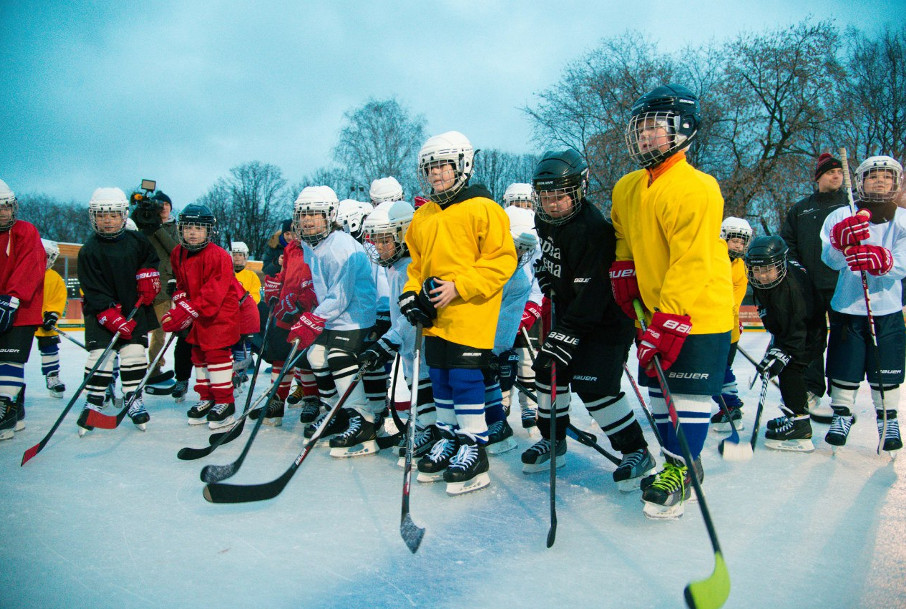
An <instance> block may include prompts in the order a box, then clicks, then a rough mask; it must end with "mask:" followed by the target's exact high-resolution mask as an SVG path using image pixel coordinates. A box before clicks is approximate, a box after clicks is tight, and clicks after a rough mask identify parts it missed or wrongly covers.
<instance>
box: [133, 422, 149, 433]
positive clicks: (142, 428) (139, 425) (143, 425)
mask: <svg viewBox="0 0 906 609" xmlns="http://www.w3.org/2000/svg"><path fill="white" fill-rule="evenodd" d="M135 427H136V429H138V430H139V431H145V430H146V429H148V424H147V423H136V424H135Z"/></svg>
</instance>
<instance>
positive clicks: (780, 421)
mask: <svg viewBox="0 0 906 609" xmlns="http://www.w3.org/2000/svg"><path fill="white" fill-rule="evenodd" d="M780 412H781V415H780V416H779V417H776V418H774V419H771V420H769V421H768V422H767V423H765V424H764V428H765V429H777V428H778V427H783V426H784V425H786V423H787V421H789V420H790V417H791V416H794V415H793V411H792V410H790V409H789V408H787V407H786V406H784V405H783V404H781V405H780Z"/></svg>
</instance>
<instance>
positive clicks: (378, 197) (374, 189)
mask: <svg viewBox="0 0 906 609" xmlns="http://www.w3.org/2000/svg"><path fill="white" fill-rule="evenodd" d="M368 195H369V196H370V197H371V203H372V204H373V205H377V204H379V203H383V202H384V201H402V200H403V187H402V186H400V183H399V182H397V181H396V178H394V177H388V178H378V179H376V180H374V181H373V182H371V190H370V191H369V193H368Z"/></svg>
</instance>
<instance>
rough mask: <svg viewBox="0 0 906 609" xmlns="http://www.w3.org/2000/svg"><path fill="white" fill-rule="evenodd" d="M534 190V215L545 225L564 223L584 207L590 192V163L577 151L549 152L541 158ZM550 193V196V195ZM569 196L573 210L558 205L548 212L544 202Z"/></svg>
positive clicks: (533, 177) (534, 178)
mask: <svg viewBox="0 0 906 609" xmlns="http://www.w3.org/2000/svg"><path fill="white" fill-rule="evenodd" d="M532 189H533V190H534V191H535V197H534V201H535V212H536V213H537V214H538V218H540V219H541V221H542V222H546V223H547V224H563V223H565V222H568V221H569V220H570V219H572V218H573V216H575V215H576V214H578V213H579V210H580V209H581V207H582V200H583V199H584V198H585V192H586V191H587V190H588V163H586V162H585V159H584V158H583V157H582V155H581V154H579V152H578V151H577V150H574V149H573V148H567V149H566V150H548V151H547V152H545V153H544V154H543V155H542V156H541V160H540V161H539V162H538V166H537V167H535V173H534V175H533V176H532ZM549 193H550V194H549ZM544 195H547V196H544ZM564 195H566V196H568V197H569V198H570V200H571V203H572V207H571V208H569V209H563V208H562V207H561V206H560V205H559V204H558V203H555V205H556V206H557V207H556V208H555V209H550V208H551V205H550V204H548V208H549V209H550V211H548V210H545V204H544V200H547V199H548V198H552V199H559V198H561V197H562V196H564Z"/></svg>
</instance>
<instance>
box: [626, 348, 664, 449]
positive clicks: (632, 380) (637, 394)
mask: <svg viewBox="0 0 906 609" xmlns="http://www.w3.org/2000/svg"><path fill="white" fill-rule="evenodd" d="M623 372H625V373H626V378H628V379H629V384H630V385H632V390H633V391H634V392H635V397H636V398H638V400H639V404H641V405H642V412H644V413H645V418H646V419H648V424H649V425H651V430H652V431H653V432H654V437H655V438H657V443H658V444H660V445H661V448H664V440H663V439H661V432H660V431H658V429H657V425H656V424H655V422H654V416H653V415H652V414H651V409H650V408H649V407H648V402H646V401H645V398H644V397H643V396H642V390H641V389H639V384H638V383H636V381H635V377H634V376H632V372H630V371H629V366H627V365H626V363H625V362H623Z"/></svg>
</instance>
